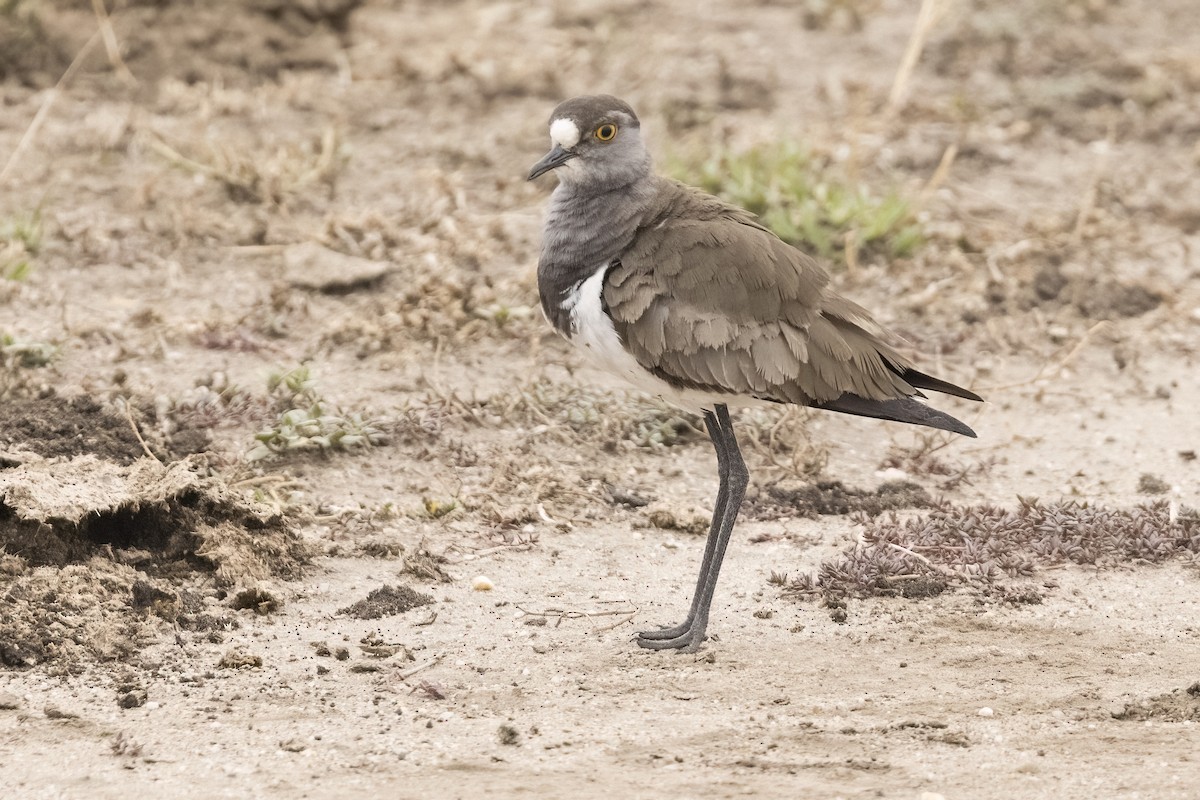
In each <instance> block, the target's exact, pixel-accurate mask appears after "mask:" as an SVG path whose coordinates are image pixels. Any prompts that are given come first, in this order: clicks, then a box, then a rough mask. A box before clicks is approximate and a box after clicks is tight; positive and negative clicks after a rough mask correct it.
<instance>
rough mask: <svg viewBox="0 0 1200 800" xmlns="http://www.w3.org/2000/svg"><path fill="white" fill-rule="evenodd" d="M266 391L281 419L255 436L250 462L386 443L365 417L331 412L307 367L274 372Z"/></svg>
mask: <svg viewBox="0 0 1200 800" xmlns="http://www.w3.org/2000/svg"><path fill="white" fill-rule="evenodd" d="M267 388H268V390H269V391H270V392H271V394H272V395H273V396H275V398H276V407H277V408H278V409H279V416H278V417H277V418H276V419H275V421H274V422H273V423H272V424H271V425H270V426H268V427H267V428H265V429H264V430H262V431H260V432H259V433H258V434H256V435H255V437H254V438H255V441H256V442H257V444H255V446H254V447H253V448H252V449H251V450H250V452H249V453H247V454H246V460H248V461H261V460H262V459H265V458H269V457H271V456H273V455H280V454H283V453H289V452H296V451H301V450H320V451H329V450H350V449H353V448H356V447H370V446H373V445H378V444H383V443H384V442H385V440H386V437H385V435H384V433H383V431H382V430H380V429H379V428H378V427H377V426H376V425H375V424H374V422H373V421H371V420H370V419H368V418H367V417H365V416H364V415H363V414H361V413H352V414H341V413H336V412H333V411H331V410H329V409H328V403H326V401H325V400H324V398H322V397H321V396H320V395H319V394H318V393H317V390H316V382H315V381H314V380H313V377H312V373H311V371H310V370H309V368H308V366H307V365H301V366H299V367H296V368H295V369H292V370H288V371H287V372H277V373H273V374H272V375H271V376H270V377H269V378H268V380H267Z"/></svg>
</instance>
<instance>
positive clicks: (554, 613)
mask: <svg viewBox="0 0 1200 800" xmlns="http://www.w3.org/2000/svg"><path fill="white" fill-rule="evenodd" d="M601 602H609V603H622V604H624V605H625V606H626V607H625V608H614V609H612V610H611V611H582V610H578V609H569V608H548V609H546V610H545V611H530V610H529V609H527V608H522V607H521V606H517V610H518V611H520V612H521V613H523V614H528V615H529V616H531V617H546V618H549V617H556V618H557V621H556V622H555V623H554V624H555V626H557V625H560V624H561V623H562V621H563V620H564V619H584V618H586V619H592V618H593V617H615V616H624V617H626V619H622V620H619V621H617V622H616V623H614V624H612V625H608V626H606V627H602V628H597V629H596V630H597V632H599V631H606V630H611V629H612V628H615V627H617V626H619V625H623V624H625V623H626V622H628V621H629V620H631V619H633V617H634V616H635V615H636V614H637V613H638V612H639V611H640V610H641V609H639V608H638V607H637V606H634V605H633V604H632V603H630V602H629V601H628V600H608V601H601ZM629 606H633V608H632V610H630V608H629Z"/></svg>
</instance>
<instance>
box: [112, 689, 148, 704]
mask: <svg viewBox="0 0 1200 800" xmlns="http://www.w3.org/2000/svg"><path fill="white" fill-rule="evenodd" d="M145 704H146V690H145V689H133V690H131V691H128V692H125V693H124V694H121V695H119V696H118V697H117V705H118V706H120V707H121V708H138V707H139V706H144V705H145Z"/></svg>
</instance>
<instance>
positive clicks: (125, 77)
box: [92, 0, 138, 86]
mask: <svg viewBox="0 0 1200 800" xmlns="http://www.w3.org/2000/svg"><path fill="white" fill-rule="evenodd" d="M92 10H93V11H95V12H96V23H97V24H98V25H99V26H100V34H101V36H103V38H104V50H105V52H106V53H107V54H108V63H109V64H111V65H112V68H113V72H115V73H117V77H118V78H120V79H121V80H122V81H124V82H125V83H127V84H129V85H130V86H136V85H137V82H138V80H137V78H135V77H134V76H133V73H132V72H130V71H129V67H127V66H126V65H125V59H123V58H121V46H120V45H119V44H117V34H116V32H115V31H114V30H113V26H112V19H110V18H109V16H108V11H107V10H106V9H105V8H104V0H92Z"/></svg>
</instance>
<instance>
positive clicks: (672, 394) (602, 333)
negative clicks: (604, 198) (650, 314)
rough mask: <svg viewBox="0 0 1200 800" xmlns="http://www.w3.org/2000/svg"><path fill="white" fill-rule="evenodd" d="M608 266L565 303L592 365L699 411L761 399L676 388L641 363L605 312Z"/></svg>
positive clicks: (578, 342)
mask: <svg viewBox="0 0 1200 800" xmlns="http://www.w3.org/2000/svg"><path fill="white" fill-rule="evenodd" d="M607 269H608V267H607V265H605V266H602V267H600V268H599V269H598V270H596V271H595V272H594V273H593V274H592V277H590V278H588V279H587V280H586V281H584V282H583V283H581V284H580V285H579V288H578V289H576V290H575V291H574V292H572V293H571V294H569V295H567V298H566V300H565V301H564V302H563V308H564V309H566V310H568V311H570V313H571V321H572V323H574V326H573V327H574V329H575V335H574V336H573V337H572V338H571V343H572V344H574V345H575V346H576V347H578V348H579V349H580V350H581V351H582V352H583V353H584V355H585V357H586V358H587V359H588V361H589V362H590V363H591V364H592V365H594V366H597V367H600V368H601V369H604V370H606V371H608V372H610V373H612V374H614V375H617V376H619V377H621V378H624V379H625V380H626V381H628V382H629V383H631V384H633V385H634V386H635V387H637V388H638V389H640V390H642V391H643V392H646V393H647V394H650V395H653V396H655V397H661V398H662V399H663V400H665V401H666V402H668V403H670V404H671V405H673V406H678V407H679V408H682V409H685V410H687V411H691V412H693V413H697V414H698V413H701V412H703V411H705V410H706V409H712V408H713V407H714V406H715V405H717V404H719V403H726V404H727V405H731V406H733V405H738V406H742V405H757V404H758V403H759V402H760V401H756V400H754V399H753V398H748V397H747V398H742V397H737V396H734V395H715V394H710V393H708V392H702V391H696V390H694V389H676V388H675V387H673V386H671V384H669V383H667V382H666V381H664V380H663V379H661V378H659V377H657V376H655V375H654V374H653V373H651V372H649V371H648V370H647V369H646V368H645V367H643V366H642V365H641V364H639V363H638V362H637V359H635V358H634V357H633V356H632V355H630V353H629V351H628V350H626V349H625V345H624V344H623V343H622V342H621V337H620V336H618V335H617V331H616V329H615V328H614V327H613V323H612V320H611V319H610V318H609V316H608V314H605V313H604V306H603V304H602V303H601V300H600V293H601V291H602V290H603V289H604V273H605V272H606V271H607Z"/></svg>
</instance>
